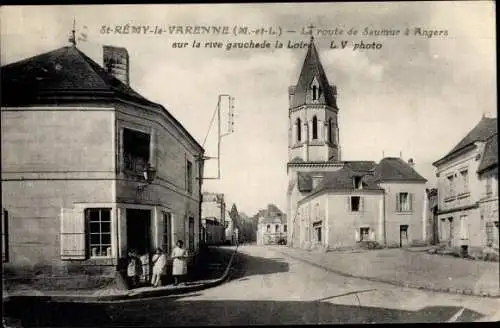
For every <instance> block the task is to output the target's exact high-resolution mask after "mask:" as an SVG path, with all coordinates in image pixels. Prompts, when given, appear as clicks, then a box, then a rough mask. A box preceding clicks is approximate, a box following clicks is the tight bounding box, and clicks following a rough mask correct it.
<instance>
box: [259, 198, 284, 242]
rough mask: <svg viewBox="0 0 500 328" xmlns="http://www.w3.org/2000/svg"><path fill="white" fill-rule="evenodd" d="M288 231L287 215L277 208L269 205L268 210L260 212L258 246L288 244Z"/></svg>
mask: <svg viewBox="0 0 500 328" xmlns="http://www.w3.org/2000/svg"><path fill="white" fill-rule="evenodd" d="M287 230H288V226H287V220H286V215H285V214H284V213H282V212H281V211H280V210H279V209H278V208H277V207H275V206H274V205H268V208H267V209H265V210H261V211H259V217H258V224H257V245H270V244H278V243H280V242H282V243H286V240H287Z"/></svg>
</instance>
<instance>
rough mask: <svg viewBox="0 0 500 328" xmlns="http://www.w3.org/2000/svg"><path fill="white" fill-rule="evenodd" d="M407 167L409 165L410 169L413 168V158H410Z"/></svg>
mask: <svg viewBox="0 0 500 328" xmlns="http://www.w3.org/2000/svg"><path fill="white" fill-rule="evenodd" d="M408 165H410V166H411V167H413V166H415V162H414V161H413V158H410V159H409V160H408Z"/></svg>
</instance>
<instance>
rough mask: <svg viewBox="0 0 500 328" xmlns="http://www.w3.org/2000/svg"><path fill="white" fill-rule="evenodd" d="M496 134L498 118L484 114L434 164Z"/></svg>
mask: <svg viewBox="0 0 500 328" xmlns="http://www.w3.org/2000/svg"><path fill="white" fill-rule="evenodd" d="M495 134H497V119H496V118H489V117H485V116H483V117H482V118H481V120H480V121H479V123H478V124H476V126H475V127H474V128H473V129H472V130H471V131H470V132H469V133H468V134H467V135H466V136H465V137H464V138H463V139H462V140H460V142H459V143H458V144H457V145H456V146H455V147H453V149H452V150H451V151H450V152H449V153H448V154H446V156H444V157H443V158H441V159H440V160H438V161H436V162H434V163H433V165H434V166H436V165H438V164H439V163H440V162H443V161H445V160H447V159H449V158H450V157H452V156H453V155H454V154H456V153H458V152H459V151H461V150H463V149H464V148H466V147H467V146H471V145H473V144H474V143H475V142H477V141H483V142H484V141H486V140H488V139H489V138H490V137H492V136H493V135H495Z"/></svg>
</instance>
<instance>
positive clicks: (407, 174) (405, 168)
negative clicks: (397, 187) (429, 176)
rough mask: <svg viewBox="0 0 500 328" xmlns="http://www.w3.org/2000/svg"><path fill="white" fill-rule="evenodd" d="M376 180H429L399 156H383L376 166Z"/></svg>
mask: <svg viewBox="0 0 500 328" xmlns="http://www.w3.org/2000/svg"><path fill="white" fill-rule="evenodd" d="M375 180H376V181H377V182H387V181H415V182H427V180H426V179H425V178H424V177H422V176H421V175H420V174H418V173H417V171H415V170H414V169H413V168H412V167H411V166H410V165H409V164H408V163H406V162H405V161H403V160H402V159H401V158H398V157H386V158H383V159H382V160H381V161H380V163H379V164H378V165H377V166H376V167H375Z"/></svg>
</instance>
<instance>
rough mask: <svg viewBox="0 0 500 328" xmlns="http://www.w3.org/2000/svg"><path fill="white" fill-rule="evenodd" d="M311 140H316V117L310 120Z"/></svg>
mask: <svg viewBox="0 0 500 328" xmlns="http://www.w3.org/2000/svg"><path fill="white" fill-rule="evenodd" d="M312 125H313V126H312V138H313V139H314V140H316V139H318V118H317V117H316V116H314V117H313V120H312Z"/></svg>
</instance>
